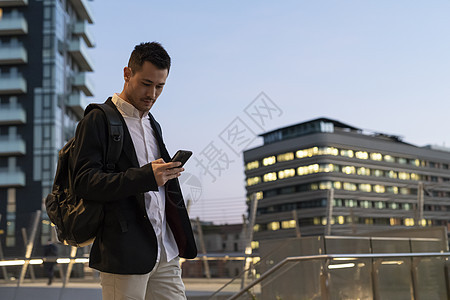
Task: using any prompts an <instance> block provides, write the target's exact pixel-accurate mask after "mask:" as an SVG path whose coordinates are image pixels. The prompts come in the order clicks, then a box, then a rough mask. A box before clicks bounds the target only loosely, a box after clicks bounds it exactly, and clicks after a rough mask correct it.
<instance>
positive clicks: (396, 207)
mask: <svg viewBox="0 0 450 300" xmlns="http://www.w3.org/2000/svg"><path fill="white" fill-rule="evenodd" d="M389 208H390V209H398V204H397V203H395V202H392V203H389Z"/></svg>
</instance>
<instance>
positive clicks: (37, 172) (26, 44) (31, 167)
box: [0, 0, 94, 256]
mask: <svg viewBox="0 0 450 300" xmlns="http://www.w3.org/2000/svg"><path fill="white" fill-rule="evenodd" d="M0 11H1V19H0V214H1V216H2V217H1V220H0V233H1V234H0V241H1V243H2V245H3V248H4V250H5V255H6V256H9V255H24V254H25V252H24V246H23V245H24V243H23V239H22V233H21V232H22V228H25V229H28V230H29V229H30V226H31V221H32V220H33V216H34V214H35V212H36V211H38V210H41V211H42V213H43V215H42V221H40V223H39V224H40V225H42V226H39V231H38V236H37V237H36V242H37V243H46V241H47V239H48V238H49V236H50V222H48V221H46V215H45V209H43V206H42V204H43V199H44V198H45V196H46V195H47V194H48V193H49V192H50V190H51V186H52V184H53V176H54V173H55V169H56V161H57V155H58V150H59V149H60V148H61V146H62V145H63V144H64V143H65V142H66V141H67V140H68V139H69V138H70V137H72V136H73V134H74V130H75V127H76V124H77V122H78V120H79V119H80V118H81V116H82V114H83V110H84V108H85V106H86V104H87V98H86V97H88V96H92V95H93V87H92V83H91V82H90V81H89V78H88V76H87V73H88V72H91V71H93V64H92V61H91V59H90V58H89V54H88V52H89V51H88V48H91V47H94V41H93V39H92V35H91V34H90V33H89V26H90V24H92V23H93V19H92V13H91V11H90V8H89V5H88V3H87V2H86V0H0ZM28 232H29V231H28ZM22 252H23V253H22Z"/></svg>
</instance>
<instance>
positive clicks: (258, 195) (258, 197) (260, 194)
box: [256, 192, 263, 200]
mask: <svg viewBox="0 0 450 300" xmlns="http://www.w3.org/2000/svg"><path fill="white" fill-rule="evenodd" d="M262 198H263V192H257V193H256V200H261V199H262Z"/></svg>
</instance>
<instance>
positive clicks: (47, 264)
mask: <svg viewBox="0 0 450 300" xmlns="http://www.w3.org/2000/svg"><path fill="white" fill-rule="evenodd" d="M57 257H58V247H56V245H55V244H54V243H53V242H52V241H51V240H48V242H47V245H45V246H44V258H45V260H44V269H45V273H46V274H47V278H48V281H47V285H51V284H52V282H53V277H54V276H55V265H56V258H57Z"/></svg>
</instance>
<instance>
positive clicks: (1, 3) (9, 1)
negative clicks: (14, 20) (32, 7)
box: [0, 0, 28, 7]
mask: <svg viewBox="0 0 450 300" xmlns="http://www.w3.org/2000/svg"><path fill="white" fill-rule="evenodd" d="M25 5H28V0H0V7H9V6H25Z"/></svg>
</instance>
